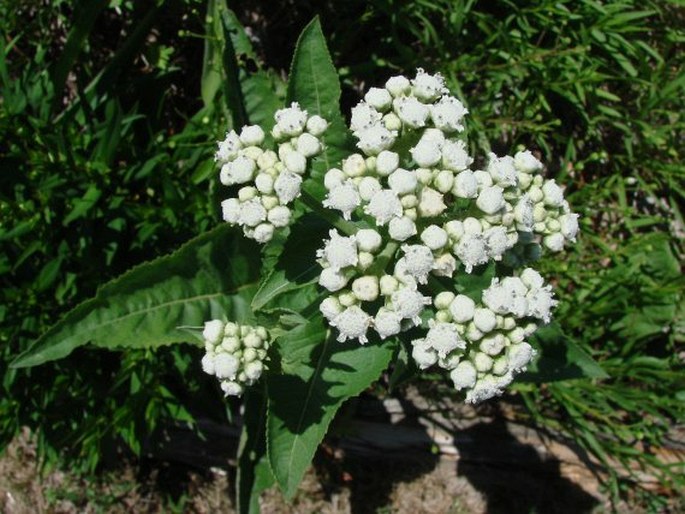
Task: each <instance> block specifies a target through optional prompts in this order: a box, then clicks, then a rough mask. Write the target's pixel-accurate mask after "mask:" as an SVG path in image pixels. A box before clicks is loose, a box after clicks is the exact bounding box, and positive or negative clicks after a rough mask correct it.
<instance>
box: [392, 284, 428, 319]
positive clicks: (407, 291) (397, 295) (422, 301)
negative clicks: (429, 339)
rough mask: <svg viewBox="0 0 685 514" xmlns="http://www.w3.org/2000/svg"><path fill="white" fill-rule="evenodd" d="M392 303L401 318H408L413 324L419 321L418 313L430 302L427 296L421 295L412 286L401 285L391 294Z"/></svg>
mask: <svg viewBox="0 0 685 514" xmlns="http://www.w3.org/2000/svg"><path fill="white" fill-rule="evenodd" d="M391 301H392V305H393V307H394V309H395V312H396V313H397V315H398V316H399V317H400V318H402V319H410V320H412V322H413V323H414V325H419V324H420V323H421V317H420V314H421V312H422V311H423V309H424V307H425V306H426V305H430V304H431V299H430V297H428V296H423V295H422V294H421V293H420V292H419V291H417V290H416V289H415V288H412V287H402V288H400V289H398V290H397V291H395V292H394V293H393V294H392V296H391Z"/></svg>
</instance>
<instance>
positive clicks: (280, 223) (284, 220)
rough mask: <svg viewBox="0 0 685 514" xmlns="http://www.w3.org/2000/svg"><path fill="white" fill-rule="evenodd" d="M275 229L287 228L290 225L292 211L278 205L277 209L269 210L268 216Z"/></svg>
mask: <svg viewBox="0 0 685 514" xmlns="http://www.w3.org/2000/svg"><path fill="white" fill-rule="evenodd" d="M266 219H267V220H269V223H271V224H272V225H273V226H274V227H278V228H281V227H287V226H288V225H289V224H290V209H288V208H287V207H286V206H284V205H277V206H276V207H274V208H272V209H271V210H269V213H268V214H267V216H266Z"/></svg>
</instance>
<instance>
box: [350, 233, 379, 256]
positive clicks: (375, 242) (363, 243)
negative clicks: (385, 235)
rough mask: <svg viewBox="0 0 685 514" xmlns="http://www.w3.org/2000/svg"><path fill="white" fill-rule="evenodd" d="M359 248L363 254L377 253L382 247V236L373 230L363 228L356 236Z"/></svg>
mask: <svg viewBox="0 0 685 514" xmlns="http://www.w3.org/2000/svg"><path fill="white" fill-rule="evenodd" d="M355 238H356V240H357V247H358V248H359V249H360V250H361V251H363V252H370V253H375V252H377V251H378V250H379V249H380V247H381V243H382V242H383V239H382V238H381V235H380V234H379V233H378V232H376V231H375V230H374V229H372V228H363V229H360V230H358V231H357V233H356V234H355Z"/></svg>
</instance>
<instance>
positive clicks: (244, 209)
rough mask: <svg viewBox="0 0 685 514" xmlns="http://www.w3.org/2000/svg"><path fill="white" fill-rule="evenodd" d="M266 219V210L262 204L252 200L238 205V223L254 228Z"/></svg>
mask: <svg viewBox="0 0 685 514" xmlns="http://www.w3.org/2000/svg"><path fill="white" fill-rule="evenodd" d="M265 219H266V209H265V208H264V206H263V205H262V203H261V202H260V201H259V200H258V199H256V198H253V199H252V200H248V201H247V202H243V203H242V204H241V205H240V214H239V215H238V223H239V224H241V225H245V226H248V227H256V226H257V225H259V224H260V223H261V222H262V221H264V220H265Z"/></svg>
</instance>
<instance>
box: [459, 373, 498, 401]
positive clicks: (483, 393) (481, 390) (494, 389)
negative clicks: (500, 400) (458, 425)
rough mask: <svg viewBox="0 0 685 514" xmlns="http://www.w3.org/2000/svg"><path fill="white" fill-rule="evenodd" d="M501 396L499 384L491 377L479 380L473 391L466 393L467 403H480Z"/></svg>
mask: <svg viewBox="0 0 685 514" xmlns="http://www.w3.org/2000/svg"><path fill="white" fill-rule="evenodd" d="M500 394H502V390H501V389H500V386H499V383H498V382H497V380H496V379H495V378H494V377H493V376H492V375H487V376H485V377H483V378H481V379H479V380H478V381H477V382H476V384H475V386H474V387H473V389H471V390H470V391H469V392H468V393H466V402H467V403H474V404H475V403H480V402H483V401H485V400H489V399H490V398H494V397H495V396H499V395H500Z"/></svg>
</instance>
